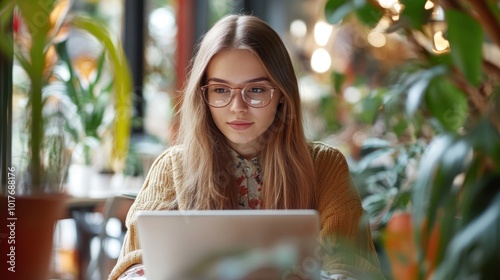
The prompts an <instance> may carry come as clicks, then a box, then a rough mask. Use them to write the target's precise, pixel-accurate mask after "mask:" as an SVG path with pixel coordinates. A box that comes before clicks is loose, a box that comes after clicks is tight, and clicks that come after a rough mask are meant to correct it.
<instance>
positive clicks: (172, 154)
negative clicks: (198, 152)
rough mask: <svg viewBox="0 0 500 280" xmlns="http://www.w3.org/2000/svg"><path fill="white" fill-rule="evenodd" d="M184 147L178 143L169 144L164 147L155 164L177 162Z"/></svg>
mask: <svg viewBox="0 0 500 280" xmlns="http://www.w3.org/2000/svg"><path fill="white" fill-rule="evenodd" d="M183 150H184V149H183V148H182V146H180V145H175V146H170V147H168V148H166V149H165V150H164V151H163V152H162V153H161V154H160V155H159V156H158V157H157V158H156V160H155V162H154V163H153V165H155V164H165V163H177V162H179V161H180V157H181V155H182V151H183Z"/></svg>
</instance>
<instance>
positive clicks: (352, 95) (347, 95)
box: [344, 86, 361, 104]
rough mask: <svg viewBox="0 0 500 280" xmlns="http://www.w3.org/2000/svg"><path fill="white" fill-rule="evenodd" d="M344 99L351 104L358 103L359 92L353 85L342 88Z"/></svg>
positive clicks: (359, 98)
mask: <svg viewBox="0 0 500 280" xmlns="http://www.w3.org/2000/svg"><path fill="white" fill-rule="evenodd" d="M344 99H345V100H346V101H347V102H349V103H351V104H355V103H358V102H359V101H360V100H361V92H360V91H359V89H357V88H355V87H352V86H351V87H347V88H346V89H345V90H344Z"/></svg>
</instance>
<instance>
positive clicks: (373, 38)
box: [366, 31, 387, 48]
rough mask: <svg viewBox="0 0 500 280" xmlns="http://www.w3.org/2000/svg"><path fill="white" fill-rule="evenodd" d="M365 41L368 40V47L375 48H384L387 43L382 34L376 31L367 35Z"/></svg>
mask: <svg viewBox="0 0 500 280" xmlns="http://www.w3.org/2000/svg"><path fill="white" fill-rule="evenodd" d="M366 39H367V40H368V43H370V45H372V46H374V47H376V48H381V47H383V46H385V44H386V42H387V41H386V39H385V36H384V34H382V33H380V32H377V31H372V32H370V34H368V36H367V38H366Z"/></svg>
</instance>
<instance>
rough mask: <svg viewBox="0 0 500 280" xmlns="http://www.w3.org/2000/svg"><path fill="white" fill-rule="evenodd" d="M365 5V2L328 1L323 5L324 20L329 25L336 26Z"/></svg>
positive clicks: (350, 0) (357, 0)
mask: <svg viewBox="0 0 500 280" xmlns="http://www.w3.org/2000/svg"><path fill="white" fill-rule="evenodd" d="M365 5H366V0H328V1H327V2H326V4H325V17H326V20H327V21H328V22H329V23H331V24H337V23H339V22H341V21H342V20H343V19H344V18H345V17H347V16H348V15H349V14H351V13H353V12H355V11H356V10H358V9H360V8H362V7H364V6H365Z"/></svg>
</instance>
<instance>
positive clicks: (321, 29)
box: [314, 21, 333, 47]
mask: <svg viewBox="0 0 500 280" xmlns="http://www.w3.org/2000/svg"><path fill="white" fill-rule="evenodd" d="M332 30H333V26H332V25H331V24H328V23H327V22H325V21H318V22H317V23H316V25H314V40H315V41H316V44H318V45H319V46H322V47H323V46H326V43H328V40H329V39H330V35H331V34H332Z"/></svg>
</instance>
